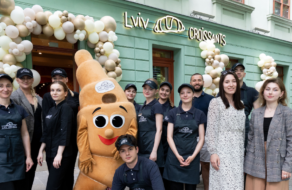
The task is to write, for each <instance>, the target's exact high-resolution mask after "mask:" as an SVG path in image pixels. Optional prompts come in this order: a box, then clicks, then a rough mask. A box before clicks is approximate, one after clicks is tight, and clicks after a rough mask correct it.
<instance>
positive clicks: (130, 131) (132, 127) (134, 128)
mask: <svg viewBox="0 0 292 190" xmlns="http://www.w3.org/2000/svg"><path fill="white" fill-rule="evenodd" d="M126 134H129V135H133V136H134V137H135V138H136V136H137V121H136V119H135V118H133V119H132V121H131V123H130V126H129V129H128V131H127V132H126ZM112 153H113V155H114V158H115V159H116V160H117V159H119V158H120V154H119V151H118V149H117V148H114V150H113V151H112Z"/></svg>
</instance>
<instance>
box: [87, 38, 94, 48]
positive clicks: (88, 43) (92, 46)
mask: <svg viewBox="0 0 292 190" xmlns="http://www.w3.org/2000/svg"><path fill="white" fill-rule="evenodd" d="M87 45H88V47H90V48H94V47H95V45H94V44H92V43H90V41H89V40H87Z"/></svg>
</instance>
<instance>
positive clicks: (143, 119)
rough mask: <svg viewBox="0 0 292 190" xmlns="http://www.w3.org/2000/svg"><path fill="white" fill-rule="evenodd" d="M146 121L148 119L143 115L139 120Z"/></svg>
mask: <svg viewBox="0 0 292 190" xmlns="http://www.w3.org/2000/svg"><path fill="white" fill-rule="evenodd" d="M146 121H147V119H146V118H145V117H144V116H143V115H142V116H141V117H140V119H139V122H146Z"/></svg>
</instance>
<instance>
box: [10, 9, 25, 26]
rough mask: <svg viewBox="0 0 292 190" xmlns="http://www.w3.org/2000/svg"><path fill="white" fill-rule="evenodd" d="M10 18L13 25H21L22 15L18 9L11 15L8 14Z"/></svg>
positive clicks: (21, 11)
mask: <svg viewBox="0 0 292 190" xmlns="http://www.w3.org/2000/svg"><path fill="white" fill-rule="evenodd" d="M10 17H11V19H12V20H13V22H14V23H15V24H22V23H23V21H24V13H23V10H20V9H14V10H13V11H12V12H11V13H10Z"/></svg>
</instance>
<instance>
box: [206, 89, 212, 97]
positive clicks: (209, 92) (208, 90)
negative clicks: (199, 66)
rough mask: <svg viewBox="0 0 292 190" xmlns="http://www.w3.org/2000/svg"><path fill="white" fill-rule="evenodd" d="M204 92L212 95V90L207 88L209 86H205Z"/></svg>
mask: <svg viewBox="0 0 292 190" xmlns="http://www.w3.org/2000/svg"><path fill="white" fill-rule="evenodd" d="M205 93H206V94H209V95H212V94H213V90H212V89H209V88H205Z"/></svg>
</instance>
